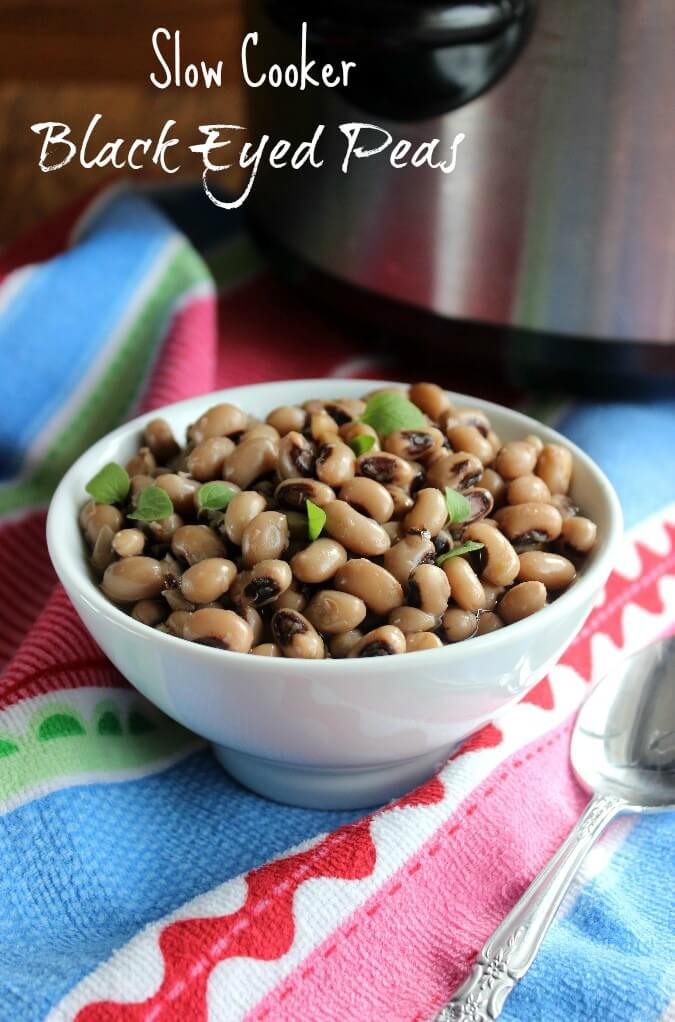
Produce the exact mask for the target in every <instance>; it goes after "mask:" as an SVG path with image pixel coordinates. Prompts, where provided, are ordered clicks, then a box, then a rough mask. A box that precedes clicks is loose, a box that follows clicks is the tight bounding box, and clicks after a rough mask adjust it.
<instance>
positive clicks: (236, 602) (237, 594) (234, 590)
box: [227, 571, 251, 613]
mask: <svg viewBox="0 0 675 1022" xmlns="http://www.w3.org/2000/svg"><path fill="white" fill-rule="evenodd" d="M250 581H251V572H250V571H240V572H239V574H238V575H237V577H236V578H235V580H234V582H233V583H232V585H231V586H230V588H229V589H228V592H227V599H228V602H229V603H231V604H232V606H233V607H234V608H235V609H236V610H237V612H239V613H240V612H242V611H243V610H244V607H245V606H246V597H245V596H244V589H245V588H246V586H247V585H248V584H249V582H250Z"/></svg>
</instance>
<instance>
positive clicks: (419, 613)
mask: <svg viewBox="0 0 675 1022" xmlns="http://www.w3.org/2000/svg"><path fill="white" fill-rule="evenodd" d="M387 623H388V624H390V625H394V626H395V627H396V628H400V629H401V631H402V632H403V634H404V635H406V636H407V635H411V634H413V633H414V632H431V631H433V629H434V628H438V618H437V617H435V616H434V615H433V614H426V613H425V612H424V611H423V610H420V609H419V608H418V607H406V606H403V607H396V608H395V609H394V610H392V612H391V614H390V615H389V617H388V619H387Z"/></svg>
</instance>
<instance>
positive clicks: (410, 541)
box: [384, 534, 436, 585]
mask: <svg viewBox="0 0 675 1022" xmlns="http://www.w3.org/2000/svg"><path fill="white" fill-rule="evenodd" d="M435 559H436V548H435V547H434V544H433V543H432V542H431V540H430V539H427V537H426V536H418V535H415V534H410V535H407V536H404V537H403V539H400V540H399V541H398V543H394V545H393V546H392V547H390V548H389V550H387V552H386V553H385V555H384V566H385V568H386V569H387V571H388V572H389V573H390V574H391V575H393V576H394V578H395V579H397V580H398V581H399V582H400V584H401V585H405V584H406V583H407V581H408V579H409V578H410V575H411V573H412V572H413V571H414V570H415V568H416V567H417V566H418V564H425V563H430V564H433V562H434V561H435Z"/></svg>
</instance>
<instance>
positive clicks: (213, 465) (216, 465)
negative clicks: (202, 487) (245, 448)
mask: <svg viewBox="0 0 675 1022" xmlns="http://www.w3.org/2000/svg"><path fill="white" fill-rule="evenodd" d="M233 450H234V443H233V442H232V441H231V440H230V438H229V437H226V436H212V437H209V439H208V440H204V441H203V442H202V443H201V444H197V446H196V447H193V448H192V450H191V451H190V453H189V454H188V457H187V463H186V464H187V470H188V472H189V473H190V475H191V476H192V477H193V478H194V479H197V480H198V481H199V482H200V483H208V482H210V481H211V480H212V479H220V478H221V476H222V473H223V465H224V464H225V459H226V458H227V457H229V456H230V454H232V451H233Z"/></svg>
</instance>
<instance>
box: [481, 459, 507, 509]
mask: <svg viewBox="0 0 675 1022" xmlns="http://www.w3.org/2000/svg"><path fill="white" fill-rule="evenodd" d="M478 485H479V486H480V487H481V488H482V489H484V490H489V491H490V493H491V494H492V499H493V501H494V504H495V506H496V507H499V505H500V504H502V503H503V501H504V499H505V497H506V483H505V482H504V480H503V479H502V477H501V476H500V474H499V472H495V470H494V469H493V468H486V469H485V471H484V472H483V474H482V476H481V477H480V479H479V480H478Z"/></svg>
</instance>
